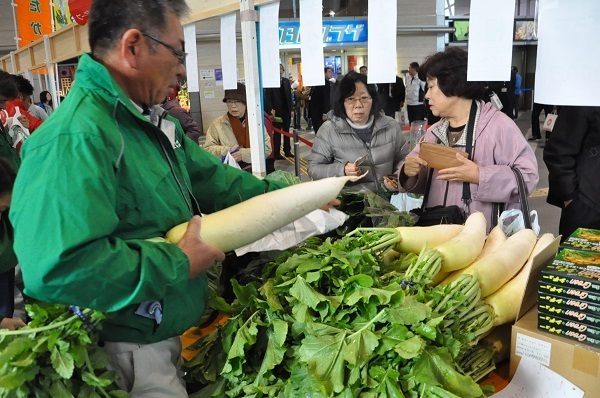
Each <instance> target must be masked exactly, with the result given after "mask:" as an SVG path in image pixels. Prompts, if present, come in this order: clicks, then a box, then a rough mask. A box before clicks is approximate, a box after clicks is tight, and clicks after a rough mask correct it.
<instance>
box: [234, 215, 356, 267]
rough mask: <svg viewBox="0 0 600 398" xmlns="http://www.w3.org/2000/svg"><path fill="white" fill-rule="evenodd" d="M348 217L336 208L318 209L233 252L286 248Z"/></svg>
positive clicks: (319, 233)
mask: <svg viewBox="0 0 600 398" xmlns="http://www.w3.org/2000/svg"><path fill="white" fill-rule="evenodd" d="M348 218H349V216H348V215H347V214H346V213H344V212H341V211H339V210H337V209H333V208H332V209H329V211H328V212H327V211H324V210H320V209H318V210H315V211H313V212H310V213H308V214H307V215H305V216H304V217H301V218H299V219H297V220H296V221H294V222H293V223H290V224H288V225H286V226H285V227H283V228H280V229H278V230H277V231H275V232H273V233H271V234H269V235H267V236H265V237H264V238H262V239H259V240H257V241H256V242H254V243H251V244H249V245H246V246H243V247H240V248H239V249H236V251H235V254H236V255H238V256H241V255H244V254H246V253H249V252H263V251H269V250H286V249H289V248H290V247H292V246H295V245H297V244H299V243H301V242H303V241H305V240H306V239H308V238H310V237H311V236H315V235H321V234H324V233H326V232H329V231H332V230H333V229H335V228H337V227H339V226H340V225H342V224H343V223H344V222H345V221H346V220H347V219H348Z"/></svg>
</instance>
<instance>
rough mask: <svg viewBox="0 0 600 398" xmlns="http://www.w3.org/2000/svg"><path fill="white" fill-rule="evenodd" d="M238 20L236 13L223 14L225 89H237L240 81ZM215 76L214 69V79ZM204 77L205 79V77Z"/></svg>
mask: <svg viewBox="0 0 600 398" xmlns="http://www.w3.org/2000/svg"><path fill="white" fill-rule="evenodd" d="M236 20H237V16H236V14H235V13H231V14H227V15H222V16H221V67H222V68H223V89H225V90H235V89H236V88H237V82H238V75H237V38H236V33H235V22H236ZM200 72H202V71H200ZM214 78H215V77H214V71H213V76H212V79H214ZM202 79H203V80H204V77H203V78H202Z"/></svg>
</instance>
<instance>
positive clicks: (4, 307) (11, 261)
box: [0, 157, 25, 330]
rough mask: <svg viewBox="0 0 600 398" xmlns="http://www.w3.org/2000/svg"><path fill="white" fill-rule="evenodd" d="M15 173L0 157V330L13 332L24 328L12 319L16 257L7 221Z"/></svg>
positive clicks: (16, 319)
mask: <svg viewBox="0 0 600 398" xmlns="http://www.w3.org/2000/svg"><path fill="white" fill-rule="evenodd" d="M14 182H15V171H14V169H13V168H12V167H11V165H10V162H9V161H8V160H7V159H6V158H3V157H0V329H9V330H15V329H18V328H20V327H23V326H25V322H23V320H22V319H20V318H17V317H14V315H13V313H14V310H15V267H16V266H17V257H16V256H15V252H14V250H13V228H12V225H11V224H10V221H9V220H8V208H9V207H10V201H11V196H12V189H13V184H14Z"/></svg>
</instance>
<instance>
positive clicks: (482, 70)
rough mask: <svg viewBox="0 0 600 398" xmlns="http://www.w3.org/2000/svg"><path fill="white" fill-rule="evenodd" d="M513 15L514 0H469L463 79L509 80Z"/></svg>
mask: <svg viewBox="0 0 600 398" xmlns="http://www.w3.org/2000/svg"><path fill="white" fill-rule="evenodd" d="M514 15H515V2H514V0H496V1H489V0H471V14H470V17H469V21H470V22H469V63H468V66H467V80H469V81H509V80H510V68H511V63H512V47H513V46H512V43H513V37H512V35H513V24H514ZM369 29H370V27H369ZM492 60H493V61H492ZM370 69H371V68H369V72H370Z"/></svg>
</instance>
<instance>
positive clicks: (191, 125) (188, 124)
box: [161, 84, 202, 144]
mask: <svg viewBox="0 0 600 398" xmlns="http://www.w3.org/2000/svg"><path fill="white" fill-rule="evenodd" d="M178 95H179V84H174V85H172V86H171V87H170V88H169V96H168V97H167V99H166V100H165V101H164V102H163V103H162V104H161V106H162V108H163V109H164V110H166V111H167V112H169V115H171V116H173V117H174V118H175V119H177V120H179V124H181V128H183V132H184V133H185V135H187V136H188V138H189V139H191V140H192V141H194V142H195V143H196V144H198V139H199V138H200V136H201V135H202V129H200V127H199V126H198V123H196V121H195V120H194V118H192V115H190V113H189V112H188V111H186V110H185V109H184V108H183V107H182V106H181V105H180V104H179V99H178V98H177V96H178Z"/></svg>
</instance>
